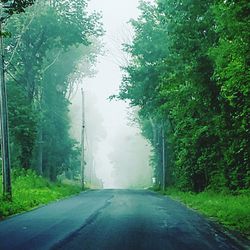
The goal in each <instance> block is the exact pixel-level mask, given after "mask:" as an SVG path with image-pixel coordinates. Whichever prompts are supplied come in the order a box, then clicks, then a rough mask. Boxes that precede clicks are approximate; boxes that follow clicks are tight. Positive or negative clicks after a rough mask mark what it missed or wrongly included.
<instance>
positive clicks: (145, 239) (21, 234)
mask: <svg viewBox="0 0 250 250" xmlns="http://www.w3.org/2000/svg"><path fill="white" fill-rule="evenodd" d="M0 249H1V250H8V249H18V250H26V249H32V250H35V249H42V250H45V249H67V250H74V249H83V250H85V249H86V250H102V249H105V250H116V249H117V250H123V249H124V250H125V249H126V250H140V249H145V250H149V249H150V250H158V249H159V250H160V249H161V250H162V249H164V250H165V249H166V250H182V249H183V250H188V249H190V250H206V249H211V250H216V249H230V250H232V249H243V248H242V247H240V246H239V245H237V243H235V242H233V241H232V240H231V239H229V238H228V237H227V236H226V235H224V234H223V233H222V232H220V231H218V230H217V229H216V228H215V227H214V226H213V225H212V224H211V223H210V222H209V221H207V220H206V219H204V218H203V217H202V216H200V215H198V214H197V213H195V212H194V211H192V210H190V209H187V208H186V207H184V206H183V205H181V204H180V203H178V202H176V201H173V200H171V199H169V198H167V197H164V196H161V195H159V194H156V193H153V192H150V191H146V190H141V191H139V190H98V191H88V192H85V193H81V194H80V195H78V196H75V197H72V198H69V199H66V200H62V201H59V202H54V203H52V204H50V205H48V206H44V207H41V208H39V209H36V210H33V211H30V212H27V213H24V214H21V215H17V216H14V217H12V218H9V219H7V220H5V221H2V222H1V223H0Z"/></svg>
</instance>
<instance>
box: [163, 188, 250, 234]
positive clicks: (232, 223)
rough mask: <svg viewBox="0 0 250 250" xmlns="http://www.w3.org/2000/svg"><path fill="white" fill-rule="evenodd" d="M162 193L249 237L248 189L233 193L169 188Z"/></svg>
mask: <svg viewBox="0 0 250 250" xmlns="http://www.w3.org/2000/svg"><path fill="white" fill-rule="evenodd" d="M163 194H164V195H168V196H170V197H171V198H173V199H175V200H178V201H181V202H183V203H184V204H186V205H187V206H189V207H191V208H193V209H196V210H198V211H200V212H201V213H202V214H204V215H206V216H208V217H210V218H212V219H213V220H215V221H216V222H219V223H221V224H222V225H224V226H225V227H226V228H228V229H230V230H233V231H238V232H240V233H241V234H243V235H245V236H247V237H248V238H249V237H250V191H249V190H243V191H239V192H237V194H235V195H233V194H229V193H216V192H213V191H205V192H202V193H198V194H196V193H192V192H181V191H178V190H176V189H172V188H169V189H167V191H165V192H164V193H163Z"/></svg>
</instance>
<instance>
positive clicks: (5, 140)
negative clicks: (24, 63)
mask: <svg viewBox="0 0 250 250" xmlns="http://www.w3.org/2000/svg"><path fill="white" fill-rule="evenodd" d="M0 18H1V17H0ZM0 72H1V73H0V116H1V150H2V173H3V196H4V198H5V199H7V200H11V199H12V192H11V177H10V150H9V128H8V107H7V92H6V83H5V66H4V48H3V32H2V20H1V19H0Z"/></svg>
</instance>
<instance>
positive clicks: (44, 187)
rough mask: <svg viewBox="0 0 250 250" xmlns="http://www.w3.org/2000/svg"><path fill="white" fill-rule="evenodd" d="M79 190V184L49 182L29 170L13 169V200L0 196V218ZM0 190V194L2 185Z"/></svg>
mask: <svg viewBox="0 0 250 250" xmlns="http://www.w3.org/2000/svg"><path fill="white" fill-rule="evenodd" d="M0 177H2V176H0ZM80 191H81V188H80V186H77V185H67V184H62V183H51V182H50V181H48V180H46V179H44V178H42V177H40V176H37V175H36V174H35V172H33V171H30V170H28V171H23V170H18V171H14V173H13V175H12V194H13V200H12V202H8V201H5V200H4V199H3V198H2V197H1V196H0V219H3V218H5V217H7V216H10V215H13V214H17V213H20V212H23V211H28V210H31V209H32V208H35V207H37V206H39V205H42V204H48V203H49V202H51V201H55V200H59V199H62V198H64V197H67V196H70V195H73V194H77V193H79V192H80ZM0 192H1V194H2V187H0ZM1 194H0V195H1Z"/></svg>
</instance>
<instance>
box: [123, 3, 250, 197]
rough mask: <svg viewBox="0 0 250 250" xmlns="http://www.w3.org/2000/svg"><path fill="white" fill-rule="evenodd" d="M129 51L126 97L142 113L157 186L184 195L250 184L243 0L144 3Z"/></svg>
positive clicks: (247, 18)
mask: <svg viewBox="0 0 250 250" xmlns="http://www.w3.org/2000/svg"><path fill="white" fill-rule="evenodd" d="M140 9H141V11H142V14H141V16H140V17H139V19H138V20H132V21H131V22H132V25H133V27H134V30H135V37H134V40H133V42H132V44H127V45H125V50H126V51H127V52H128V53H129V54H130V55H131V61H130V64H129V65H128V66H126V67H124V71H125V74H124V78H123V83H122V85H121V88H120V94H119V98H120V99H123V100H129V101H130V104H131V105H132V106H138V107H139V108H140V112H139V120H140V124H141V127H142V131H143V134H144V136H145V137H146V138H148V140H149V141H150V142H151V144H152V146H153V156H152V163H153V165H154V169H155V177H156V185H162V184H163V183H162V180H163V178H162V174H163V170H162V169H163V168H162V158H163V157H162V152H163V150H162V148H163V143H162V141H163V140H162V138H161V137H162V133H164V136H165V138H166V139H165V141H164V146H165V148H166V164H165V166H164V168H165V170H166V183H167V185H174V186H176V187H178V188H179V189H181V190H184V191H194V192H200V191H203V190H205V189H208V188H210V189H213V190H215V191H221V190H231V191H237V190H241V189H248V188H249V186H250V168H249V166H250V82H249V80H250V72H249V65H250V58H249V55H250V53H249V52H250V51H249V49H250V44H249V41H250V30H249V27H250V15H249V14H250V6H249V2H248V1H246V0H240V1H233V0H232V1H231V0H230V1H215V0H209V1H194V0H190V1H186V0H180V1H170V0H157V1H156V3H155V4H150V3H147V2H142V3H141V5H140Z"/></svg>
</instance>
